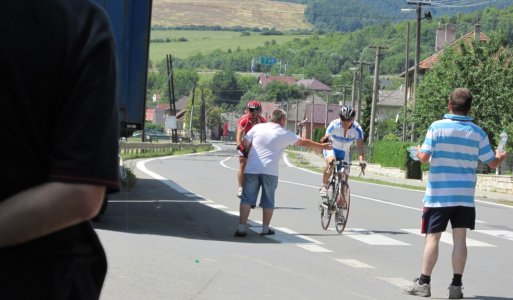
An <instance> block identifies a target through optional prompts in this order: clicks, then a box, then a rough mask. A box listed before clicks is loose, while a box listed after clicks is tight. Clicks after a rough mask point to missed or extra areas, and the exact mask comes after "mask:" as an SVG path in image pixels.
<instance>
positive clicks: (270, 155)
mask: <svg viewBox="0 0 513 300" xmlns="http://www.w3.org/2000/svg"><path fill="white" fill-rule="evenodd" d="M286 123H287V114H286V113H285V111H283V110H281V109H277V110H275V111H274V112H273V113H272V116H271V121H270V122H268V123H261V124H257V125H255V126H254V127H253V128H252V129H251V131H250V132H248V133H247V134H246V135H245V136H244V139H243V141H242V143H243V145H244V148H245V149H249V154H248V162H247V165H246V168H245V171H244V186H243V189H242V196H241V201H240V214H239V216H240V217H239V227H238V229H237V231H236V232H235V234H234V235H235V236H236V237H244V236H246V235H247V222H248V218H249V213H250V210H251V206H252V205H256V201H257V197H258V192H259V190H260V189H262V195H261V197H260V207H262V209H263V220H262V224H263V226H262V232H261V233H260V234H261V235H272V234H274V230H272V229H271V228H269V224H270V223H271V218H272V215H273V211H274V203H275V201H274V194H275V191H276V188H277V187H278V168H279V165H278V164H279V162H280V159H281V156H282V154H283V151H284V150H285V149H286V148H287V147H288V146H289V145H296V146H303V147H308V148H317V149H325V150H330V149H331V146H330V144H329V143H323V144H321V143H316V142H313V141H311V140H309V139H303V138H300V137H299V136H297V135H295V134H294V133H292V132H290V131H288V130H287V129H285V128H284V127H285V124H286Z"/></svg>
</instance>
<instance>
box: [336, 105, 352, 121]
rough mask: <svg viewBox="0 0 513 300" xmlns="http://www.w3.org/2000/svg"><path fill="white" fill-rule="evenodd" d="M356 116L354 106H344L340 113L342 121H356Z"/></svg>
mask: <svg viewBox="0 0 513 300" xmlns="http://www.w3.org/2000/svg"><path fill="white" fill-rule="evenodd" d="M355 114H356V111H355V110H354V108H353V107H352V106H342V108H341V109H340V111H339V112H338V115H339V116H340V118H341V119H342V120H352V119H354V116H355Z"/></svg>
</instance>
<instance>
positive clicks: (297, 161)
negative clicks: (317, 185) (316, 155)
mask: <svg viewBox="0 0 513 300" xmlns="http://www.w3.org/2000/svg"><path fill="white" fill-rule="evenodd" d="M287 155H288V157H289V159H290V162H291V163H292V164H293V165H295V166H296V167H300V168H303V169H307V170H310V171H313V172H318V173H319V174H321V173H322V171H323V169H322V168H319V167H316V166H312V165H310V163H309V162H308V161H307V160H305V159H304V158H303V156H302V155H301V154H299V153H297V152H290V151H287ZM351 180H355V181H360V182H367V183H375V184H381V185H387V186H395V187H400V188H406V189H412V190H418V191H424V190H425V188H424V187H420V186H412V185H407V184H400V183H394V182H387V181H382V180H378V179H370V178H365V177H362V176H351Z"/></svg>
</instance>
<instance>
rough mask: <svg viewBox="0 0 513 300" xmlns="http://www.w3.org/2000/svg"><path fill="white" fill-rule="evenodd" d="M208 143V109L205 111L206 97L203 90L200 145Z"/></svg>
mask: <svg viewBox="0 0 513 300" xmlns="http://www.w3.org/2000/svg"><path fill="white" fill-rule="evenodd" d="M206 141H207V131H206V109H205V95H204V94H203V89H201V106H200V143H205V142H206Z"/></svg>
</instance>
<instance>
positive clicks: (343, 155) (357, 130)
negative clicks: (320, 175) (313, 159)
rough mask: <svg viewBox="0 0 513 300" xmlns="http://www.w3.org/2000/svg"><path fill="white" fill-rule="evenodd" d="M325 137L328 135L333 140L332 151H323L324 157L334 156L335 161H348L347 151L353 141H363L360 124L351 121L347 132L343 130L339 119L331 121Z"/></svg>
mask: <svg viewBox="0 0 513 300" xmlns="http://www.w3.org/2000/svg"><path fill="white" fill-rule="evenodd" d="M326 135H330V136H331V137H332V139H333V143H332V147H333V151H331V150H330V151H327V150H324V151H323V153H324V157H327V156H330V155H335V156H336V157H337V160H345V161H347V162H349V161H350V155H349V150H350V148H351V145H352V144H353V142H354V141H355V140H363V130H362V127H361V126H360V124H358V123H357V122H356V121H353V124H352V125H351V127H350V128H349V129H348V130H344V127H343V122H342V121H341V120H340V119H336V120H333V121H332V122H331V123H330V125H328V128H326Z"/></svg>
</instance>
